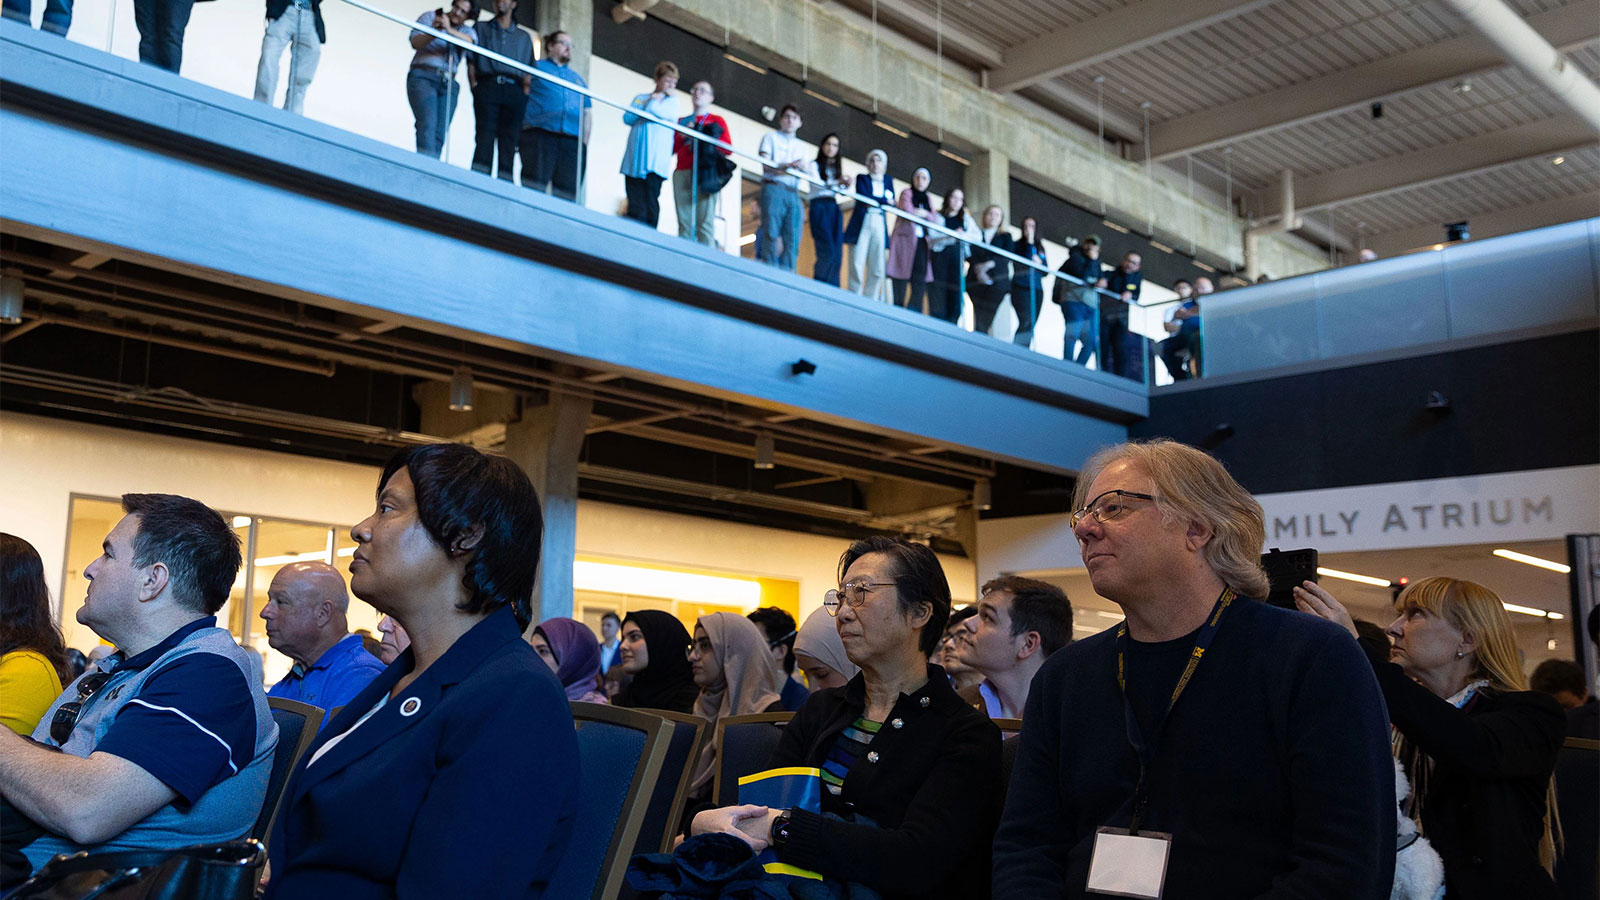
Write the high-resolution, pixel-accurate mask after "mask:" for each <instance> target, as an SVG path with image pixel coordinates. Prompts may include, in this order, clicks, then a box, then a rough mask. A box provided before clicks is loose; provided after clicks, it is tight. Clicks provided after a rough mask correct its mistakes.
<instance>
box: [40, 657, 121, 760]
mask: <svg viewBox="0 0 1600 900" xmlns="http://www.w3.org/2000/svg"><path fill="white" fill-rule="evenodd" d="M110 680H111V673H110V672H97V673H95V674H93V675H90V676H89V677H87V678H85V679H83V680H82V681H80V682H78V699H76V700H73V701H71V702H68V703H63V704H61V706H59V707H57V708H56V714H55V717H54V718H52V719H51V720H50V737H51V739H52V740H54V741H55V742H56V743H57V744H65V743H66V742H67V738H70V737H72V729H73V728H74V727H76V726H77V724H78V717H79V716H81V715H83V705H84V704H85V703H87V702H89V698H90V697H93V696H94V695H95V694H97V693H99V691H100V689H101V688H103V687H105V686H106V682H108V681H110Z"/></svg>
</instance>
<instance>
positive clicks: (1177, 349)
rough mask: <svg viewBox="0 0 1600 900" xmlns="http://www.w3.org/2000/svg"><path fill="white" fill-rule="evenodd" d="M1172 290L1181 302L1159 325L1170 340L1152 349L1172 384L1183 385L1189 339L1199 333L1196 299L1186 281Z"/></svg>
mask: <svg viewBox="0 0 1600 900" xmlns="http://www.w3.org/2000/svg"><path fill="white" fill-rule="evenodd" d="M1172 289H1173V290H1175V291H1177V292H1178V300H1179V301H1181V302H1179V304H1178V305H1177V306H1174V307H1173V308H1172V311H1171V312H1169V313H1167V320H1166V321H1165V322H1163V323H1161V327H1162V328H1163V329H1164V330H1165V331H1166V332H1167V334H1169V335H1171V337H1169V338H1167V339H1166V340H1163V341H1162V342H1161V343H1160V344H1158V345H1156V346H1157V350H1158V351H1159V352H1160V354H1161V362H1162V364H1163V365H1165V366H1166V367H1167V373H1168V374H1169V375H1171V376H1172V380H1173V381H1183V380H1184V379H1185V378H1188V377H1190V372H1189V358H1190V351H1189V339H1190V338H1191V337H1192V336H1194V335H1195V334H1198V333H1199V331H1200V295H1199V294H1198V293H1197V292H1196V291H1195V289H1194V286H1193V285H1191V284H1190V283H1189V280H1188V279H1186V278H1180V279H1178V281H1177V282H1176V283H1175V284H1173V285H1172Z"/></svg>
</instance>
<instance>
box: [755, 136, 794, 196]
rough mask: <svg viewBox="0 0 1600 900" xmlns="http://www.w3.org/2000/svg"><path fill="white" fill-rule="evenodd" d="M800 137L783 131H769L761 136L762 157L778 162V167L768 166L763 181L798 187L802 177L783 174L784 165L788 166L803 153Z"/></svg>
mask: <svg viewBox="0 0 1600 900" xmlns="http://www.w3.org/2000/svg"><path fill="white" fill-rule="evenodd" d="M802 149H804V148H803V147H802V146H801V142H800V138H798V137H796V136H795V135H792V134H784V133H783V132H781V131H772V132H768V133H767V134H766V135H765V136H763V137H762V138H761V158H762V159H766V160H771V161H772V162H775V163H778V164H779V166H778V167H773V166H768V167H767V168H766V169H765V170H764V173H763V175H762V180H763V181H769V182H771V183H773V184H781V185H783V186H785V187H792V188H797V187H799V186H800V179H799V178H797V177H795V176H793V175H785V174H783V169H782V166H787V165H788V164H789V163H790V161H792V160H796V159H799V158H800V157H801V156H802V155H803V154H802V153H801V151H802Z"/></svg>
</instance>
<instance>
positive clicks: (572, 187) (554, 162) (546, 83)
mask: <svg viewBox="0 0 1600 900" xmlns="http://www.w3.org/2000/svg"><path fill="white" fill-rule="evenodd" d="M571 62H572V35H570V34H568V33H566V32H565V31H552V32H550V34H548V35H546V36H545V39H544V57H543V58H542V59H540V60H539V61H538V62H536V63H534V64H533V67H534V68H536V69H538V70H539V71H541V72H543V73H545V74H546V75H549V76H551V78H550V79H545V78H535V79H534V80H533V89H532V91H531V92H530V93H529V94H528V105H527V107H526V108H525V109H524V111H523V114H522V134H521V136H520V137H518V138H517V150H518V152H519V153H521V154H522V186H523V187H525V188H531V189H532V190H535V191H541V192H547V193H551V194H554V195H555V196H557V197H560V198H561V199H563V200H576V199H578V184H579V183H580V182H582V181H583V167H584V159H583V157H584V148H585V147H587V146H588V145H589V131H590V129H591V128H592V127H593V125H594V119H593V117H592V116H591V115H590V113H591V107H593V105H594V101H592V100H590V99H589V96H588V95H587V94H580V93H578V92H577V91H570V90H567V89H566V88H565V87H563V86H562V85H560V84H557V83H556V81H557V80H559V81H566V82H569V83H571V84H575V85H577V86H578V87H581V88H587V87H588V86H589V82H587V81H585V80H584V79H583V76H582V75H579V74H578V73H577V72H575V71H573V69H572V66H571ZM552 79H554V80H552Z"/></svg>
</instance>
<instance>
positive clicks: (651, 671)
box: [611, 609, 700, 713]
mask: <svg viewBox="0 0 1600 900" xmlns="http://www.w3.org/2000/svg"><path fill="white" fill-rule="evenodd" d="M687 646H689V632H688V631H686V630H684V627H683V623H682V622H679V621H678V619H677V617H676V616H674V615H672V614H671V613H666V612H662V611H661V610H659V609H641V610H639V611H638V612H633V613H628V617H627V618H626V619H623V620H622V645H621V647H620V648H619V649H618V650H617V656H618V658H620V659H621V660H622V671H623V672H625V673H627V674H628V675H630V676H632V678H633V680H632V681H630V682H629V683H628V686H627V687H625V688H623V689H622V692H621V693H619V694H617V695H616V696H615V697H613V698H611V703H612V705H613V706H626V707H631V708H634V709H665V710H670V711H672V712H680V713H690V712H694V701H695V699H696V698H698V697H699V696H700V687H699V686H698V685H696V684H695V683H694V674H693V672H692V671H691V670H690V668H689V660H687V659H685V658H684V648H685V647H687Z"/></svg>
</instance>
